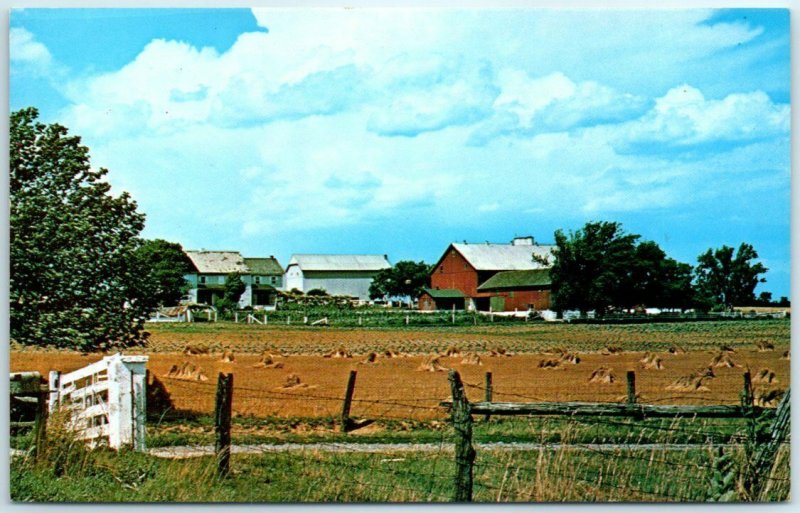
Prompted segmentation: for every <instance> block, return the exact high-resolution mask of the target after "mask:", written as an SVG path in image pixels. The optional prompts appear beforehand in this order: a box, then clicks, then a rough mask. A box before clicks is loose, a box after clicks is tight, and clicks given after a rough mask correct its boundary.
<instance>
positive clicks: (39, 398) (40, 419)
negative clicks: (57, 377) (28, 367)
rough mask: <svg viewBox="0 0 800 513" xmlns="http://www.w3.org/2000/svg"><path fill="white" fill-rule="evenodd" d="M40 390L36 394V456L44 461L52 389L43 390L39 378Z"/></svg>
mask: <svg viewBox="0 0 800 513" xmlns="http://www.w3.org/2000/svg"><path fill="white" fill-rule="evenodd" d="M36 381H37V386H39V388H40V390H39V392H38V393H37V394H36V418H35V420H34V422H35V423H34V428H33V429H34V440H35V446H34V450H35V452H34V457H35V459H36V461H42V459H44V457H45V454H46V453H47V406H48V396H49V395H50V390H49V389H47V390H41V385H40V380H39V379H37V380H36Z"/></svg>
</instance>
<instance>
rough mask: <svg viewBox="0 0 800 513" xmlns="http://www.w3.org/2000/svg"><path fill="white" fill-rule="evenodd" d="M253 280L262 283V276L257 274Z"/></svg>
mask: <svg viewBox="0 0 800 513" xmlns="http://www.w3.org/2000/svg"><path fill="white" fill-rule="evenodd" d="M253 280H254V282H255V284H256V285H258V284H260V283H261V276H256V277H254V278H253Z"/></svg>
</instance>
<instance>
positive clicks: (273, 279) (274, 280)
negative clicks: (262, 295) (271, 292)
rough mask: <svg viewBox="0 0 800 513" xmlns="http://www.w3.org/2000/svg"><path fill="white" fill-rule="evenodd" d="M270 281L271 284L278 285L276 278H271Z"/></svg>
mask: <svg viewBox="0 0 800 513" xmlns="http://www.w3.org/2000/svg"><path fill="white" fill-rule="evenodd" d="M269 281H270V282H271V283H272V284H273V285H275V284H276V283H278V278H276V277H275V276H273V277H272V278H270V279H269Z"/></svg>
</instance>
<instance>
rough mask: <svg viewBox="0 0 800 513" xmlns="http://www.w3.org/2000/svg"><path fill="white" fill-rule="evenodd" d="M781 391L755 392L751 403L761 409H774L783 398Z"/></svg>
mask: <svg viewBox="0 0 800 513" xmlns="http://www.w3.org/2000/svg"><path fill="white" fill-rule="evenodd" d="M783 394H784V391H783V390H777V389H773V390H757V391H756V393H755V397H754V398H753V403H754V404H755V405H756V406H760V407H761V408H775V407H777V406H778V403H779V402H780V401H781V397H783Z"/></svg>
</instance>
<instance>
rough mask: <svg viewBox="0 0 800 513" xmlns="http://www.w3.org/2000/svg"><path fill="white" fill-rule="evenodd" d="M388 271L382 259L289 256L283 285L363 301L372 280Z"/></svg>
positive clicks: (367, 296)
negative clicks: (381, 271)
mask: <svg viewBox="0 0 800 513" xmlns="http://www.w3.org/2000/svg"><path fill="white" fill-rule="evenodd" d="M390 267H392V266H391V264H390V263H389V260H388V258H387V256H386V255H309V254H301V255H292V258H291V259H290V260H289V264H288V265H287V266H286V272H285V273H284V280H283V283H284V288H285V289H286V290H292V289H298V290H301V291H303V292H308V291H309V290H312V289H323V290H324V291H325V292H327V293H328V294H330V295H333V296H349V297H353V298H357V299H359V300H362V301H366V300H369V286H370V284H371V283H372V279H373V278H374V277H375V275H376V274H377V273H378V272H379V271H380V270H382V269H389V268H390Z"/></svg>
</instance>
